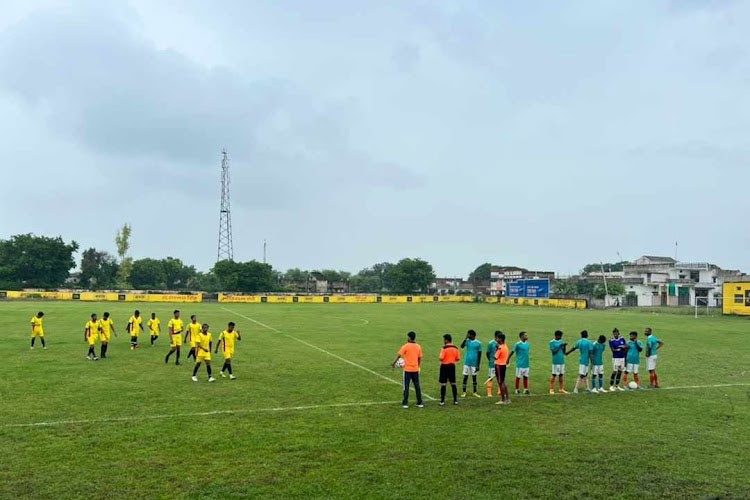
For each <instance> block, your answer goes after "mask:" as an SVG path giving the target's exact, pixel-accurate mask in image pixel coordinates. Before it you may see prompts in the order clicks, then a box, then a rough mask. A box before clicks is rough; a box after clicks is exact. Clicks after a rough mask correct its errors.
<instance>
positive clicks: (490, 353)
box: [485, 330, 503, 398]
mask: <svg viewBox="0 0 750 500" xmlns="http://www.w3.org/2000/svg"><path fill="white" fill-rule="evenodd" d="M498 333H503V332H501V331H500V330H498V331H496V332H495V337H497V334H498ZM496 350H497V340H495V339H494V338H493V339H492V340H490V341H489V342H487V352H486V353H485V356H486V358H487V364H488V366H489V367H490V371H489V372H488V373H487V383H486V384H485V385H486V386H487V397H488V398H491V397H492V379H494V378H495V351H496ZM497 395H498V396H499V395H500V386H498V388H497Z"/></svg>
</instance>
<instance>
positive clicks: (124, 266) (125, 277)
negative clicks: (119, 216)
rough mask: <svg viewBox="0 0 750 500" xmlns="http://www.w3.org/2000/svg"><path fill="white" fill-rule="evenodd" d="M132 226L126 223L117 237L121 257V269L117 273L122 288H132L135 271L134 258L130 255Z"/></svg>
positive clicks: (118, 252) (116, 241) (118, 253)
mask: <svg viewBox="0 0 750 500" xmlns="http://www.w3.org/2000/svg"><path fill="white" fill-rule="evenodd" d="M131 232H132V231H131V228H130V224H127V223H125V224H124V225H123V226H122V228H120V230H119V231H117V235H116V236H115V245H117V255H118V257H120V269H119V271H118V273H117V278H118V281H119V285H120V287H122V288H130V272H131V271H132V269H133V258H132V257H130V256H129V255H128V250H130V234H131Z"/></svg>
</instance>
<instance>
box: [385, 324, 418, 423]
mask: <svg viewBox="0 0 750 500" xmlns="http://www.w3.org/2000/svg"><path fill="white" fill-rule="evenodd" d="M406 337H407V339H408V340H407V342H406V344H404V345H403V346H401V349H399V351H398V354H396V359H394V360H393V363H391V367H392V368H395V367H396V363H397V362H398V360H399V359H403V360H404V400H403V402H402V403H401V408H409V384H410V383H413V384H414V391H415V392H416V393H417V408H424V403H423V402H422V388H421V387H420V385H419V369H420V367H421V365H422V347H421V346H420V345H419V344H417V343H416V341H415V339H416V338H417V334H416V333H414V332H409V333H408V334H406Z"/></svg>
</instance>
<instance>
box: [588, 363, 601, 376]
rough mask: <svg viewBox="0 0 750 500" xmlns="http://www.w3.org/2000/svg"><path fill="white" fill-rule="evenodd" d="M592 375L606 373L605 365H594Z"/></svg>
mask: <svg viewBox="0 0 750 500" xmlns="http://www.w3.org/2000/svg"><path fill="white" fill-rule="evenodd" d="M591 375H604V365H594V367H593V368H592V369H591Z"/></svg>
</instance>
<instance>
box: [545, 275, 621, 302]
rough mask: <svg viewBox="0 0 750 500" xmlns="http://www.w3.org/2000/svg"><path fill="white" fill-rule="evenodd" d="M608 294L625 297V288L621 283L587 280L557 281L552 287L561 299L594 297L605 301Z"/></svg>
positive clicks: (570, 279)
mask: <svg viewBox="0 0 750 500" xmlns="http://www.w3.org/2000/svg"><path fill="white" fill-rule="evenodd" d="M607 292H609V295H610V296H613V297H614V296H620V295H625V287H624V286H623V284H622V283H620V282H619V281H608V282H607V286H604V282H603V281H598V280H597V281H592V280H590V279H585V278H568V279H557V280H555V282H554V284H553V285H552V293H554V294H555V295H557V296H560V297H594V298H597V299H603V298H604V297H605V296H606V295H607Z"/></svg>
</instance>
